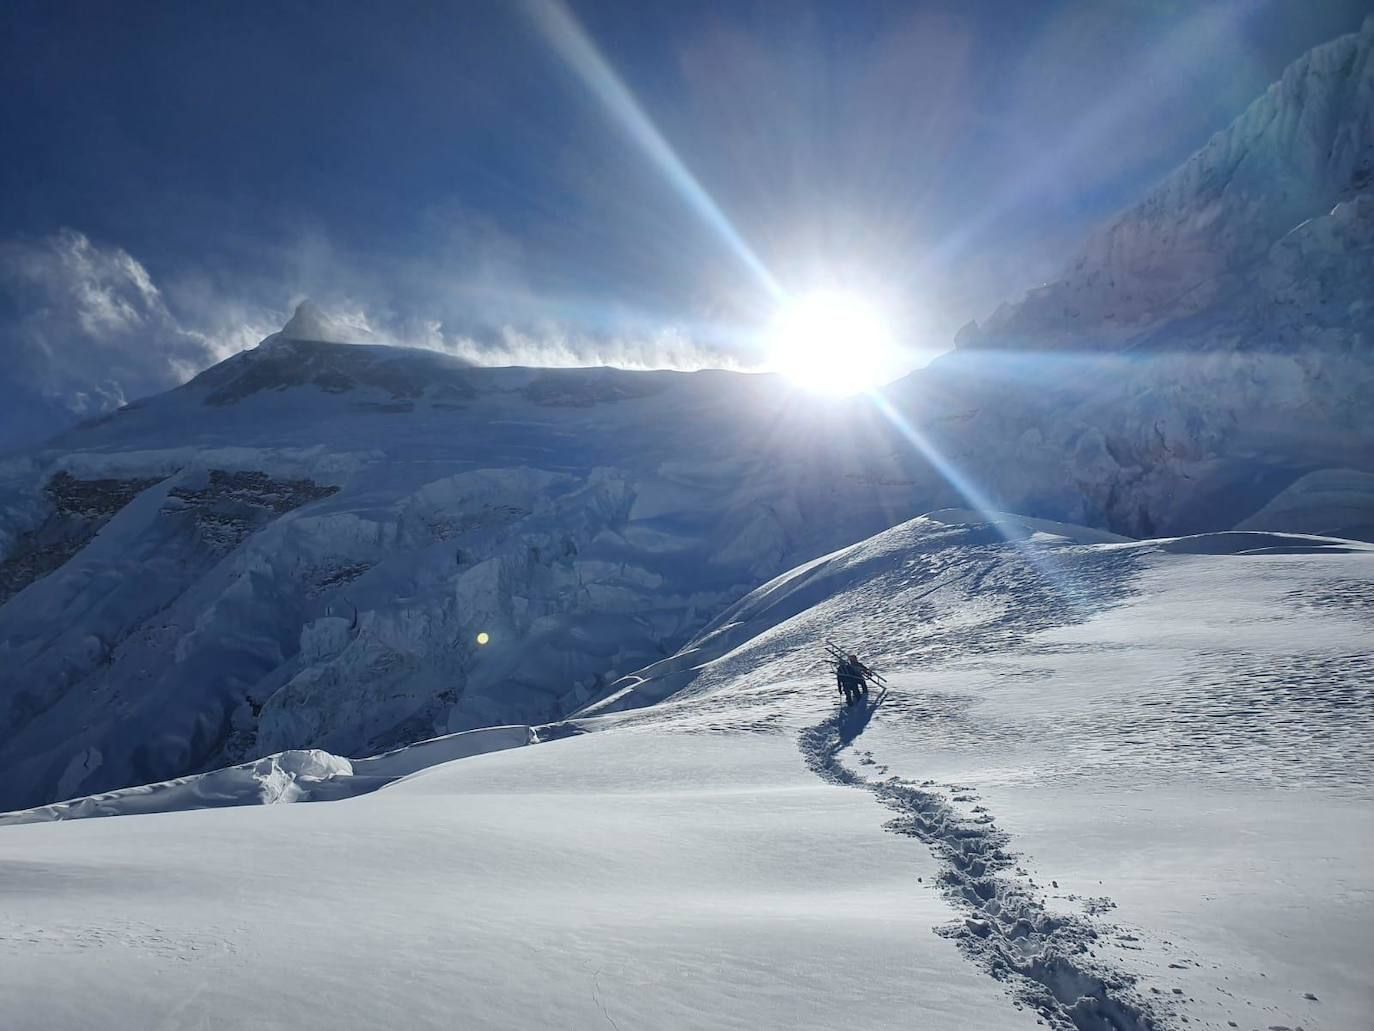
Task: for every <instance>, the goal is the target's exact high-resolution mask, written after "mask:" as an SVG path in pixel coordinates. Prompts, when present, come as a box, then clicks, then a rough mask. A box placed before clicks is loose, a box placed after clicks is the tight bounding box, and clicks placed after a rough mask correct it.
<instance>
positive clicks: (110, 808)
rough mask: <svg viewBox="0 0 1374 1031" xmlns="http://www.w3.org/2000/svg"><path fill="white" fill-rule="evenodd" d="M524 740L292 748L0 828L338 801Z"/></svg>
mask: <svg viewBox="0 0 1374 1031" xmlns="http://www.w3.org/2000/svg"><path fill="white" fill-rule="evenodd" d="M529 741H530V728H529V727H524V726H513V727H484V728H482V729H481V730H469V731H465V732H463V733H460V734H448V735H445V736H444V737H438V738H430V739H429V740H427V741H417V742H415V743H414V744H413V745H406V746H405V747H403V748H397V749H393V750H392V751H390V752H386V753H384V754H382V755H373V756H369V757H367V758H365V759H353V760H351V761H350V760H348V759H346V758H344V757H342V756H338V755H331V754H330V753H329V752H325V751H321V750H320V749H318V748H309V749H293V750H291V751H287V752H277V753H275V754H273V755H268V756H264V757H263V758H261V759H256V760H254V761H253V762H249V763H242V764H240V765H238V766H230V767H228V768H226V769H222V770H212V771H210V772H209V773H198V774H194V775H192V776H189V777H179V778H177V779H175V780H168V781H161V782H159V783H156V784H143V785H140V786H138V787H131V788H120V789H119V790H117V791H109V792H106V793H104V794H100V795H86V796H84V797H82V798H76V799H72V800H71V801H68V802H58V803H55V804H53V805H45V806H35V807H34V808H32V809H21V810H18V811H16V812H11V813H0V827H3V826H6V825H10V824H21V823H44V822H49V821H54V820H82V819H86V818H87V817H92V816H131V815H135V814H148V813H173V812H185V811H187V810H191V809H213V808H218V807H221V806H239V805H277V804H279V803H283V802H314V801H337V800H339V799H342V798H350V797H352V796H354V795H362V794H366V793H367V792H369V791H376V790H378V789H379V788H382V787H385V786H386V785H387V784H390V783H392V782H393V781H396V780H399V779H401V778H402V777H406V776H409V775H410V774H413V773H418V772H419V771H421V770H424V769H428V768H429V767H431V766H437V765H439V764H441V763H446V762H452V761H453V760H455V759H464V758H467V757H469V756H473V755H482V754H484V753H486V752H495V751H500V750H502V749H505V748H518V747H520V746H521V745H526V744H529ZM82 758H84V756H83V757H82ZM97 763H98V760H97ZM59 787H60V786H59Z"/></svg>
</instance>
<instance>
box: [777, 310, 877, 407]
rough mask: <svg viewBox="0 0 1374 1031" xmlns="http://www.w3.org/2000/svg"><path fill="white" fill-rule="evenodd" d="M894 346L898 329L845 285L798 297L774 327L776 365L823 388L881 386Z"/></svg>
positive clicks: (843, 390) (808, 385)
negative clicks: (843, 289)
mask: <svg viewBox="0 0 1374 1031" xmlns="http://www.w3.org/2000/svg"><path fill="white" fill-rule="evenodd" d="M892 350H893V342H892V335H891V333H890V332H889V331H888V328H887V325H886V323H884V321H883V319H882V316H881V315H879V313H878V312H877V310H876V309H875V308H873V307H872V306H871V305H869V304H868V303H867V302H865V301H864V300H863V299H862V298H861V297H857V296H855V295H854V294H849V293H843V292H840V291H829V290H827V291H818V292H816V293H810V294H804V295H802V296H801V297H796V298H793V299H792V300H790V301H789V302H788V303H787V304H785V305H784V306H783V307H782V308H781V309H780V310H779V311H778V313H777V315H776V317H775V318H774V319H773V324H772V325H771V326H770V327H769V330H768V359H769V364H770V365H771V366H772V367H773V369H775V370H776V371H778V372H780V373H782V374H783V375H784V376H786V377H787V378H788V379H789V380H791V381H792V382H793V383H795V384H797V385H798V386H800V387H803V388H805V389H807V390H813V391H816V392H818V393H823V394H856V393H858V392H859V391H861V390H867V389H869V388H871V387H876V386H878V385H879V384H880V382H881V379H882V375H883V371H884V366H885V365H886V364H887V361H888V360H889V358H890V357H891V354H892Z"/></svg>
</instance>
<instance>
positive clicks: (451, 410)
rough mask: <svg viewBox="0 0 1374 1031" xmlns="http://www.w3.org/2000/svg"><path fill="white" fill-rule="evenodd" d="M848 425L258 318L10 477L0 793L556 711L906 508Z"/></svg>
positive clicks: (760, 385) (104, 788)
mask: <svg viewBox="0 0 1374 1031" xmlns="http://www.w3.org/2000/svg"><path fill="white" fill-rule="evenodd" d="M308 314H309V313H308V311H307V312H305V314H302V315H301V322H302V323H303V322H304V321H308V320H307V319H306V315H308ZM311 318H313V316H311ZM316 321H317V322H318V320H316ZM307 331H308V327H306V328H302V325H301V324H298V325H297V326H296V327H295V328H294V329H293V330H292V332H293V333H306V332H307ZM863 416H864V412H863V410H862V409H860V408H857V407H855V406H852V405H851V406H844V405H830V406H825V405H823V406H821V408H820V410H817V408H816V406H815V405H813V404H812V403H810V402H809V401H808V400H806V399H804V398H801V397H799V396H798V395H795V394H792V393H791V392H789V390H788V389H787V388H786V387H785V386H784V385H783V384H781V383H780V382H779V381H777V380H775V379H771V378H765V377H749V376H743V375H738V374H728V373H718V374H713V373H693V374H682V373H625V372H621V371H618V370H611V369H566V370H532V369H476V368H473V367H471V366H469V365H467V364H465V363H462V362H457V361H453V360H450V359H448V358H445V357H444V356H442V355H438V354H433V353H427V352H416V351H406V350H404V349H397V348H386V347H374V346H368V345H339V344H329V343H320V342H314V341H308V340H300V339H295V338H294V337H292V336H289V335H286V334H285V333H283V334H277V335H274V336H273V337H271V338H269V339H268V340H267V341H265V342H264V343H263V345H262V346H260V347H259V348H258V349H256V350H255V351H253V352H248V353H245V354H242V355H239V356H237V357H235V358H233V359H230V360H229V361H227V362H225V363H223V364H221V365H220V366H217V367H215V368H214V369H211V370H209V371H208V372H206V373H205V374H203V375H202V376H200V377H198V378H197V379H196V380H193V381H192V382H191V383H189V384H187V385H186V386H185V387H183V388H181V389H179V390H176V391H173V392H171V393H169V394H165V395H162V396H160V397H157V398H152V399H149V400H147V401H145V402H142V403H140V404H139V405H137V406H134V407H132V408H129V409H126V410H124V411H122V412H120V413H118V414H117V415H115V416H113V417H111V418H109V419H106V420H104V421H101V422H99V423H96V424H91V425H88V426H86V427H84V428H82V429H80V430H77V431H74V432H73V433H71V434H69V435H67V436H66V437H64V438H62V439H61V440H59V441H56V442H54V444H53V446H52V447H51V448H50V449H49V450H47V451H44V452H41V453H39V454H38V455H35V456H29V457H27V458H25V459H24V460H22V461H20V460H15V461H12V462H9V463H7V464H6V466H5V467H4V468H3V469H0V526H3V528H4V529H3V530H2V531H0V542H3V543H4V545H5V552H4V557H3V559H0V728H2V729H3V734H0V769H2V770H3V771H4V773H5V776H4V777H3V778H0V805H3V806H5V807H10V808H13V807H28V806H35V805H43V804H49V803H52V802H56V801H58V800H60V799H62V798H68V797H71V796H72V795H78V794H91V793H104V792H108V791H111V790H117V789H119V788H123V787H126V786H129V785H131V784H138V783H142V782H160V781H165V780H175V779H180V778H183V777H186V776H189V775H193V774H196V773H199V772H204V771H206V770H208V769H213V768H216V767H219V766H226V765H237V764H239V763H242V762H246V761H249V760H252V759H256V758H258V757H260V756H263V755H268V754H273V753H277V752H286V751H291V750H297V749H311V748H315V749H322V750H324V751H327V752H330V753H332V754H335V755H349V756H357V755H363V754H367V753H369V752H375V751H379V750H385V749H388V748H392V747H395V746H398V745H401V744H405V743H408V742H411V741H414V740H418V739H423V738H428V737H432V736H435V735H439V734H445V733H454V732H458V731H462V730H468V729H474V728H477V727H482V726H490V725H496V724H508V723H522V724H532V723H540V722H547V721H551V720H556V719H558V718H559V717H561V716H563V715H565V714H566V713H567V712H569V711H570V710H571V709H573V708H576V707H577V706H578V705H580V704H582V703H583V702H585V701H586V700H587V699H589V698H591V697H594V696H595V695H596V694H598V693H599V692H600V691H601V690H602V688H603V687H604V685H605V684H606V683H607V682H609V681H610V680H613V679H615V678H616V677H618V676H620V675H621V674H623V673H626V672H628V671H629V670H632V669H635V668H637V667H639V666H642V665H644V664H645V663H647V662H650V661H652V660H654V659H656V658H659V657H661V656H663V655H664V654H667V653H669V652H671V651H672V650H674V649H675V648H676V647H678V646H679V645H681V644H682V642H683V641H685V640H686V639H687V637H689V636H690V635H691V634H692V633H693V632H695V631H696V630H697V629H699V628H700V627H701V626H702V625H703V624H704V623H705V621H706V620H707V619H709V618H710V617H711V616H712V615H714V614H715V613H716V612H718V611H719V610H720V609H721V608H722V607H723V606H724V605H726V604H728V603H729V602H730V601H733V600H734V599H735V598H737V597H739V596H740V595H742V594H743V593H744V592H745V591H747V590H748V589H749V588H751V587H752V586H754V585H755V584H757V583H758V582H759V581H760V580H761V579H764V578H767V577H768V576H772V575H774V574H776V573H778V572H780V571H781V570H783V569H786V568H788V567H789V566H790V565H792V564H794V563H795V562H797V561H799V560H803V559H806V558H809V557H811V556H813V555H816V554H819V553H822V552H824V551H827V550H829V549H832V548H834V547H836V546H838V545H840V544H843V543H847V542H849V541H851V540H854V539H857V538H859V537H862V536H865V535H866V534H868V533H872V532H874V531H875V530H877V529H880V528H881V527H883V526H885V525H889V524H891V523H892V522H893V521H896V520H898V519H901V518H906V517H909V516H910V515H912V514H914V511H915V510H914V508H913V506H914V505H915V504H916V498H914V497H913V495H912V492H911V482H912V481H911V479H910V477H909V476H905V475H903V474H902V473H901V472H900V469H901V467H902V463H903V462H906V463H907V464H908V465H909V464H910V461H909V459H906V458H902V457H901V454H902V453H905V452H906V449H905V448H903V447H900V446H899V445H898V444H897V442H896V441H895V439H888V440H887V441H886V442H884V441H883V440H882V438H881V436H877V435H875V434H874V432H873V427H872V426H871V424H870V422H868V421H865V419H864V418H863ZM839 470H843V472H838V471H839ZM894 470H895V471H894ZM841 492H843V495H844V496H845V498H846V504H844V505H837V504H835V503H834V499H835V498H836V497H837V496H838V495H839V494H840V493H841ZM479 632H484V633H487V634H488V635H489V638H490V644H489V645H487V646H486V647H484V648H480V649H479V648H478V647H477V645H476V643H475V642H476V638H477V635H478V633H479ZM74 756H85V757H87V758H86V760H83V761H79V762H74V760H73V757H74Z"/></svg>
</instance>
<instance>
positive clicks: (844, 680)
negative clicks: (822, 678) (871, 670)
mask: <svg viewBox="0 0 1374 1031" xmlns="http://www.w3.org/2000/svg"><path fill="white" fill-rule="evenodd" d="M835 681H836V683H838V685H839V689H840V693H841V694H843V695H844V704H845V705H853V704H854V703H855V702H857V701H858V700H859V699H860V698H867V697H868V667H867V666H865V665H864V664H863V663H862V662H860V661H859V657H858V656H857V655H850V656H848V657H847V658H845V659H843V660H841V661H840V662H839V663H837V664H836V666H835Z"/></svg>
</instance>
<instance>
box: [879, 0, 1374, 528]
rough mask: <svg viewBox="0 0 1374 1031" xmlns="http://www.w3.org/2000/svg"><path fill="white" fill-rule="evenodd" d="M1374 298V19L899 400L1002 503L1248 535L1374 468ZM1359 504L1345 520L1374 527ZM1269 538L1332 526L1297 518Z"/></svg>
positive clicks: (1313, 517) (1108, 523) (1286, 82)
mask: <svg viewBox="0 0 1374 1031" xmlns="http://www.w3.org/2000/svg"><path fill="white" fill-rule="evenodd" d="M1371 282H1374V17H1370V18H1368V19H1366V21H1365V22H1364V25H1363V26H1362V28H1361V30H1360V31H1359V32H1357V33H1353V34H1351V35H1348V36H1344V37H1342V38H1340V39H1337V40H1334V41H1332V42H1331V43H1329V44H1327V45H1325V46H1322V47H1318V48H1316V49H1314V50H1313V51H1311V52H1309V53H1308V54H1307V55H1305V56H1303V57H1302V58H1300V59H1299V60H1298V61H1296V62H1294V64H1293V65H1292V66H1291V67H1290V68H1289V69H1288V70H1287V71H1286V72H1285V73H1284V75H1283V77H1282V78H1281V80H1280V81H1279V82H1277V83H1275V84H1274V86H1273V87H1271V88H1270V89H1269V91H1268V92H1267V93H1266V94H1265V95H1264V96H1262V97H1260V98H1258V99H1257V100H1256V101H1255V102H1254V103H1253V104H1252V105H1251V106H1250V108H1249V109H1248V110H1247V111H1246V112H1244V113H1243V114H1242V115H1241V116H1240V117H1239V118H1238V119H1237V120H1236V121H1235V122H1234V123H1233V124H1232V125H1231V126H1229V127H1228V128H1227V129H1225V130H1223V131H1222V132H1220V133H1218V134H1217V135H1216V137H1214V138H1213V139H1212V140H1211V141H1209V142H1208V143H1207V145H1206V146H1204V147H1202V148H1201V149H1200V150H1199V151H1198V152H1197V153H1196V154H1195V155H1194V156H1193V157H1192V158H1190V159H1189V160H1188V161H1187V162H1186V163H1185V164H1184V165H1183V166H1182V167H1180V168H1179V169H1178V170H1176V171H1175V172H1174V173H1173V174H1171V175H1170V176H1168V177H1167V178H1166V179H1165V180H1164V181H1163V182H1162V183H1160V184H1159V186H1158V187H1156V188H1155V189H1154V190H1152V191H1151V192H1150V193H1149V194H1147V195H1146V196H1145V197H1144V198H1143V199H1142V200H1141V201H1140V202H1139V203H1138V204H1135V205H1133V206H1132V207H1130V208H1129V209H1127V210H1126V211H1124V212H1122V213H1121V214H1120V215H1119V216H1117V217H1115V218H1113V219H1111V220H1110V221H1109V222H1108V224H1107V225H1105V226H1104V227H1103V228H1102V229H1101V231H1099V232H1098V233H1096V234H1094V235H1093V236H1092V237H1091V238H1090V239H1089V240H1088V241H1087V242H1086V243H1085V244H1084V245H1083V247H1082V249H1081V251H1080V253H1079V254H1078V255H1077V257H1076V258H1075V259H1074V260H1072V261H1071V262H1070V263H1069V265H1068V267H1067V268H1066V269H1065V270H1064V272H1063V273H1062V274H1061V275H1059V276H1057V277H1056V278H1055V279H1054V280H1053V281H1052V282H1050V283H1047V284H1045V285H1043V286H1041V287H1037V288H1036V289H1034V290H1032V291H1030V292H1029V293H1028V294H1027V295H1026V296H1025V297H1022V298H1020V299H1017V300H1014V301H1011V302H1008V303H1007V304H1004V305H1003V306H1002V307H1000V308H999V309H998V310H997V311H996V312H994V313H993V314H992V315H991V316H990V317H988V318H986V319H984V320H982V322H981V324H974V325H970V326H969V327H967V328H966V329H965V330H964V331H962V332H961V333H960V336H959V338H958V340H957V341H956V349H955V350H954V351H953V352H951V353H950V354H948V355H946V356H944V357H942V358H940V359H937V360H936V361H935V362H934V363H932V364H931V366H930V367H929V368H927V369H925V370H922V371H921V372H918V373H916V374H913V375H912V376H911V377H908V379H907V380H905V381H904V382H902V383H900V384H897V385H895V386H894V387H893V388H892V390H891V391H890V395H891V403H892V404H893V405H894V406H895V407H897V408H898V409H899V410H901V411H902V412H903V413H904V414H905V415H906V417H907V418H909V419H911V420H912V421H913V422H914V423H915V424H916V428H917V429H918V431H919V432H920V433H921V434H922V435H923V436H924V437H925V438H926V439H927V440H928V441H930V443H931V444H933V445H934V447H935V448H937V449H938V450H939V451H940V452H941V453H942V454H943V455H944V456H945V457H946V458H947V459H949V460H950V461H951V462H953V463H954V465H955V466H957V467H958V468H959V469H961V471H962V472H963V474H964V475H965V476H967V477H969V478H970V479H971V480H972V482H974V483H977V484H979V485H981V486H982V487H983V488H984V490H986V491H987V492H988V493H989V494H990V497H991V502H992V505H993V506H994V507H998V508H1002V509H1007V510H1011V511H1020V512H1026V513H1028V514H1032V515H1037V516H1046V517H1050V518H1056V519H1062V520H1066V521H1069V522H1076V523H1084V524H1089V525H1093V526H1103V527H1106V528H1109V529H1111V530H1113V531H1115V532H1118V533H1125V534H1128V535H1130V536H1133V537H1152V536H1157V535H1160V534H1178V533H1196V532H1204V531H1210V530H1216V529H1221V528H1223V527H1226V526H1234V525H1236V524H1237V523H1240V522H1241V521H1242V520H1244V519H1246V518H1247V517H1250V516H1252V515H1254V514H1255V513H1256V512H1257V511H1258V510H1259V509H1261V508H1262V507H1263V506H1264V505H1266V504H1267V503H1268V502H1270V501H1271V500H1272V499H1273V498H1274V497H1275V496H1276V495H1278V494H1279V493H1280V492H1282V491H1284V490H1285V489H1287V488H1289V487H1291V486H1292V485H1294V484H1295V483H1297V482H1299V481H1300V480H1301V479H1302V478H1303V477H1305V476H1307V475H1309V474H1313V473H1320V472H1322V471H1323V470H1351V471H1356V472H1362V473H1366V474H1369V473H1374V421H1372V420H1371V418H1370V414H1369V412H1370V409H1369V403H1368V398H1369V397H1370V396H1374V365H1372V364H1371V361H1370V354H1371V331H1374V306H1371V295H1370V289H1369V284H1370V283H1371ZM1349 500H1350V501H1352V502H1358V504H1359V507H1358V510H1357V511H1356V512H1352V513H1348V514H1349V515H1350V516H1351V517H1352V518H1354V519H1355V522H1354V523H1351V524H1347V525H1352V526H1359V525H1366V524H1368V523H1369V522H1370V520H1371V519H1374V508H1371V507H1370V505H1369V503H1368V501H1367V499H1364V498H1363V497H1360V498H1356V497H1354V496H1352V497H1351V498H1350V499H1349ZM929 507H934V506H929ZM1309 517H1310V518H1309ZM1255 528H1263V529H1285V530H1292V531H1297V532H1305V533H1322V532H1328V531H1331V530H1333V529H1334V527H1333V526H1332V525H1331V524H1330V523H1329V522H1327V521H1326V519H1325V518H1324V517H1323V513H1321V512H1320V511H1312V512H1310V513H1307V512H1303V511H1302V510H1299V509H1294V510H1293V511H1292V513H1291V517H1290V519H1289V520H1288V521H1287V522H1285V523H1284V524H1283V525H1281V526H1269V525H1265V526H1263V527H1255Z"/></svg>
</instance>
